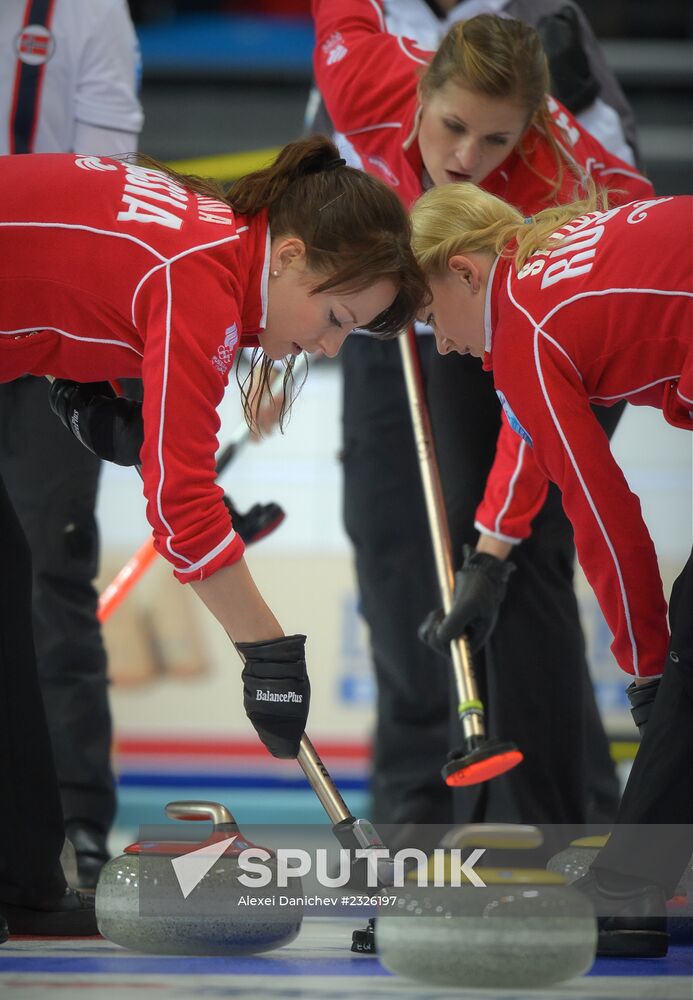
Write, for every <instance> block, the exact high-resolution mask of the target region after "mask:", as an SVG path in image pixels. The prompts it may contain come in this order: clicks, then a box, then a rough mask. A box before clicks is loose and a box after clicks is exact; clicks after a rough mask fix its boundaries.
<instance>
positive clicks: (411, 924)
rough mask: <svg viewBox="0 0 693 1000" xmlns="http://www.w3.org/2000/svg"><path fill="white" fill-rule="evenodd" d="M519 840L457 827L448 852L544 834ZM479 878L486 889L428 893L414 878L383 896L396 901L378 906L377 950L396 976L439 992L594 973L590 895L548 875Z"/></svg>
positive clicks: (497, 872)
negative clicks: (432, 986) (591, 970)
mask: <svg viewBox="0 0 693 1000" xmlns="http://www.w3.org/2000/svg"><path fill="white" fill-rule="evenodd" d="M517 833H518V835H517V836H516V837H513V830H512V827H511V826H510V825H509V824H498V825H488V826H487V827H484V826H472V827H467V828H466V829H465V828H458V829H457V830H456V831H455V833H454V835H453V836H452V837H450V838H448V840H449V845H448V846H450V847H454V846H457V847H463V846H469V847H487V846H488V847H500V846H515V847H527V848H529V847H535V846H538V845H539V844H541V839H542V838H541V834H540V832H539V831H538V830H536V829H535V828H531V827H530V828H528V827H518V828H517ZM450 860H451V863H454V860H455V859H454V856H451V859H450ZM429 864H430V865H431V866H432V865H433V864H435V862H434V860H431V862H430V863H429ZM458 864H459V861H458ZM433 870H434V869H433V868H432V867H429V873H430V874H432V873H433ZM474 871H475V873H476V875H477V876H478V877H479V878H480V879H481V880H482V881H483V882H484V885H483V886H481V887H477V886H474V885H468V884H463V885H461V886H454V885H445V886H442V887H440V888H434V887H433V888H432V887H431V886H430V880H429V886H428V887H425V886H423V885H420V884H417V879H419V881H420V875H419V874H418V873H417V872H415V871H412V872H409V874H408V875H407V877H406V881H405V887H404V889H402V890H397V889H386V890H383V894H384V895H387V896H388V897H389V898H390V900H392V899H393V897H394V902H390V903H388V905H387V907H385V906H384V905H383V906H381V907H380V908H379V911H378V918H377V920H376V926H375V943H376V946H377V951H378V955H379V956H380V960H381V962H382V963H383V965H384V966H385V967H386V968H387V969H389V970H390V971H391V972H394V973H397V974H399V975H403V976H407V977H409V978H411V979H416V980H418V981H420V982H424V983H427V984H435V985H437V986H456V987H458V988H461V987H477V988H482V987H486V988H491V989H504V988H530V989H531V988H540V987H544V986H550V985H552V984H554V983H558V982H562V981H563V980H566V979H572V978H573V977H575V976H579V975H582V974H583V973H585V972H587V970H588V969H589V968H590V966H591V965H592V962H593V961H594V956H595V952H596V947H597V922H596V919H595V915H594V910H593V908H592V904H591V903H590V901H589V900H588V899H587V898H585V897H584V896H583V895H582V894H581V893H579V892H578V891H577V890H576V889H571V888H570V887H569V886H567V885H566V884H565V880H564V879H563V878H562V877H561V876H560V875H556V874H554V873H551V872H547V871H545V870H544V869H534V868H524V869H523V868H519V867H518V868H513V869H509V868H482V867H476V866H475V867H474ZM450 873H451V869H450V871H449V873H448V874H450Z"/></svg>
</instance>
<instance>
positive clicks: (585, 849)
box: [546, 834, 693, 905]
mask: <svg viewBox="0 0 693 1000" xmlns="http://www.w3.org/2000/svg"><path fill="white" fill-rule="evenodd" d="M608 839H609V835H608V834H607V835H606V836H604V837H580V838H579V839H578V840H572V841H571V842H570V845H569V846H568V847H566V848H565V850H563V851H559V852H558V854H554V856H553V857H552V858H551V859H550V861H549V862H548V863H547V865H546V867H547V870H548V871H550V872H557V873H558V874H559V875H563V877H564V878H565V880H566V882H567V883H568V884H569V885H570V884H572V883H573V882H575V881H576V880H577V879H579V878H582V876H583V875H586V874H587V872H588V871H589V869H590V867H591V866H592V862H593V861H594V859H595V858H596V856H597V854H598V853H599V851H601V849H602V847H604V845H605V844H606V842H607V840H608ZM674 896H675V897H679V896H687V897H688V901H689V903H690V904H691V905H693V858H691V860H690V861H689V862H688V866H687V868H686V870H685V872H684V873H683V875H682V876H681V878H680V879H679V884H678V885H677V886H676V890H675V892H674Z"/></svg>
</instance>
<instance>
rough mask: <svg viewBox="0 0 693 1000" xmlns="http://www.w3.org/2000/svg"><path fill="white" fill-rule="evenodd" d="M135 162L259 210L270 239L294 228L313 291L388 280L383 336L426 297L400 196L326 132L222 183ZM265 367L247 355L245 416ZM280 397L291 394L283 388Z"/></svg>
mask: <svg viewBox="0 0 693 1000" xmlns="http://www.w3.org/2000/svg"><path fill="white" fill-rule="evenodd" d="M137 162H138V163H140V164H142V165H144V166H147V167H149V168H154V169H157V170H160V171H163V172H164V173H165V174H167V175H168V176H169V177H171V178H172V179H173V180H174V181H175V182H176V183H178V184H180V185H181V186H182V187H184V188H187V190H189V191H193V192H194V193H196V194H200V195H204V196H205V197H208V198H214V199H216V200H218V201H223V202H225V203H226V204H227V205H229V206H230V207H231V208H232V209H233V210H234V211H235V212H237V213H238V214H240V215H244V216H253V215H257V214H258V213H259V212H262V211H266V212H267V215H268V219H269V228H270V233H271V235H272V238H273V239H275V238H278V237H281V236H293V237H296V238H298V239H300V240H301V241H302V243H303V244H304V246H305V253H306V256H305V264H306V268H307V270H308V271H309V272H310V273H311V276H313V277H314V286H313V288H312V293H313V294H315V293H318V292H325V291H328V290H329V289H332V288H339V289H340V290H343V291H345V292H359V291H363V290H365V289H367V288H370V287H371V286H373V285H374V284H376V283H377V282H378V281H381V280H383V279H389V280H391V281H392V282H393V283H394V285H395V286H396V288H397V295H396V297H395V299H394V301H393V303H392V305H391V306H390V307H389V308H388V309H387V310H385V312H383V313H381V314H380V316H378V317H376V319H375V320H374V321H373V322H372V323H371V324H370V327H369V329H370V331H371V332H372V333H374V334H376V335H377V336H379V337H381V338H383V339H384V338H388V337H394V336H396V335H397V334H398V333H401V331H402V330H404V329H405V328H406V327H407V326H409V325H410V324H411V323H413V321H414V319H415V318H416V315H417V313H418V311H419V309H420V307H421V305H422V304H423V303H424V302H425V301H426V300H427V298H428V290H427V287H426V281H425V279H424V276H423V274H422V272H421V270H420V268H419V266H418V264H417V263H416V260H415V258H414V254H413V251H412V248H411V226H410V223H409V218H408V216H407V214H406V212H405V210H404V207H403V206H402V203H401V202H400V200H399V198H398V197H397V195H396V194H395V193H394V192H393V191H391V190H390V188H388V187H387V186H386V185H385V184H383V183H382V181H379V180H378V179H377V178H376V177H373V176H372V175H371V174H367V173H365V172H364V171H363V170H356V169H354V168H353V167H348V166H346V165H345V163H344V160H341V159H340V158H339V152H338V150H337V147H336V146H335V145H334V143H333V142H332V141H331V139H328V138H327V137H326V136H321V135H314V136H309V137H307V138H304V139H299V140H298V141H296V142H292V143H289V145H288V146H285V147H284V149H283V150H282V151H281V152H280V153H279V155H278V156H277V158H276V160H275V161H274V163H272V164H270V165H269V166H267V167H265V168H263V169H262V170H256V171H254V172H253V173H251V174H248V175H246V176H245V177H241V178H240V179H239V180H237V181H236V182H235V183H234V184H232V185H231V187H230V188H228V189H224V187H223V186H222V185H221V184H219V183H218V182H216V181H214V180H210V179H207V178H202V177H195V176H193V175H189V174H179V173H177V172H176V171H174V170H171V169H170V168H169V167H166V166H164V165H163V164H160V163H157V162H156V161H155V160H151V159H149V158H148V157H143V156H140V157H138V159H137ZM284 366H285V369H286V374H285V386H286V387H287V388H289V389H290V388H291V381H292V373H291V370H292V367H293V359H288V360H286V361H285V362H284ZM271 368H272V362H270V361H269V359H267V358H264V356H263V357H262V358H259V357H258V355H255V356H254V357H253V359H252V361H251V369H252V370H254V372H255V374H254V377H253V378H252V379H251V381H252V382H253V386H252V391H251V395H252V401H251V399H250V398H249V395H248V393H249V391H250V390H249V388H248V386H247V385H246V383H245V382H244V383H243V386H244V387H245V388H242V395H243V402H244V409H245V412H246V417H247V418H249V415H250V413H251V408H252V407H254V406H255V405H256V404H257V403H258V401H259V400H260V399H261V398H262V397H263V396H264V395H265V393H266V390H268V383H269V375H270V370H271ZM237 377H238V376H237ZM285 399H287V400H290V394H289V393H286V394H285ZM285 405H288V406H290V401H289V403H288V404H285ZM284 409H285V407H283V408H282V417H283V414H284ZM280 423H281V421H280Z"/></svg>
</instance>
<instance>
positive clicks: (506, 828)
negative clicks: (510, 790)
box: [440, 823, 544, 850]
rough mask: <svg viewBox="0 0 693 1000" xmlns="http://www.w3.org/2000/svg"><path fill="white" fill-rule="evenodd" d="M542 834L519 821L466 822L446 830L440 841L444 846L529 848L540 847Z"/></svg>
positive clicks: (533, 827) (542, 838) (542, 839)
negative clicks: (463, 824)
mask: <svg viewBox="0 0 693 1000" xmlns="http://www.w3.org/2000/svg"><path fill="white" fill-rule="evenodd" d="M543 841H544V837H543V834H542V832H541V830H539V829H538V828H537V827H536V826H525V825H523V824H520V823H468V824H467V825H465V826H455V827H453V828H452V830H448V832H447V833H446V834H445V836H444V837H443V839H442V840H441V842H440V846H441V847H444V848H448V849H449V848H452V847H491V848H493V847H496V848H508V849H515V850H530V849H531V848H534V847H540V846H541V844H542V843H543Z"/></svg>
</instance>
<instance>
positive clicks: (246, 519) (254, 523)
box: [224, 494, 286, 545]
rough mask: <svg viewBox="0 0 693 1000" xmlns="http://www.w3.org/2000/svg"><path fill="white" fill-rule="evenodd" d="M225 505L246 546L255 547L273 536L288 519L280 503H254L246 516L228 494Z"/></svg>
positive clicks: (225, 497)
mask: <svg viewBox="0 0 693 1000" xmlns="http://www.w3.org/2000/svg"><path fill="white" fill-rule="evenodd" d="M224 503H225V505H226V509H227V510H228V512H229V514H230V515H231V520H232V521H233V526H234V528H235V529H236V532H237V533H238V534H239V535H240V536H241V538H242V539H243V541H244V542H245V544H246V545H253V544H254V543H255V542H259V541H260V539H261V538H265V537H266V536H267V535H271V534H272V532H273V531H275V530H276V529H277V528H278V527H279V525H280V524H281V523H282V521H283V520H284V518H285V517H286V514H285V513H284V511H283V510H282V508H281V507H280V506H279V504H278V503H254V504H253V506H252V507H251V508H250V510H248V511H246V512H245V514H241V512H240V510H238V508H237V507H236V505H235V504H234V502H233V500H232V499H231V497H230V496H228V495H227V494H224Z"/></svg>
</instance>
